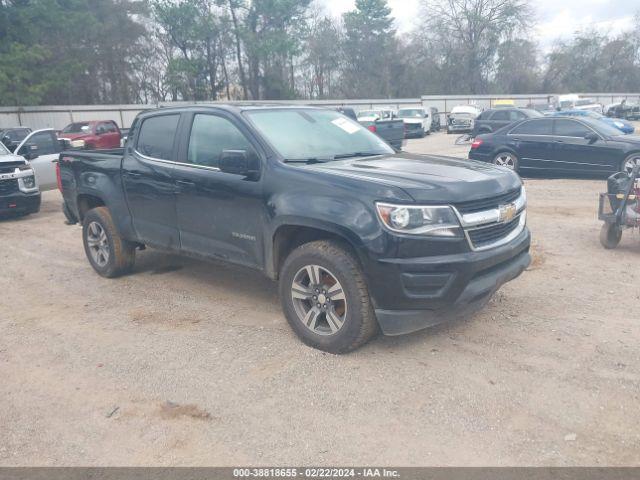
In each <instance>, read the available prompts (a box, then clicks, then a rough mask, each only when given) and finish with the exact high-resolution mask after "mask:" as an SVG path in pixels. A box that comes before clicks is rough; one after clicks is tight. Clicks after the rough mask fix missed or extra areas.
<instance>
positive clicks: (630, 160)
mask: <svg viewBox="0 0 640 480" xmlns="http://www.w3.org/2000/svg"><path fill="white" fill-rule="evenodd" d="M636 165H640V153H634V154H632V155H629V156H628V157H627V158H625V159H624V160H623V161H622V168H621V169H620V170H621V171H623V172H627V173H631V172H632V171H633V168H634V167H635V166H636Z"/></svg>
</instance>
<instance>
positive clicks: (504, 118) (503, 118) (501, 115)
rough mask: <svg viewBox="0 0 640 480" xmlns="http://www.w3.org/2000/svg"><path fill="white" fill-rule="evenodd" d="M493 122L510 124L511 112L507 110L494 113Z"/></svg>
mask: <svg viewBox="0 0 640 480" xmlns="http://www.w3.org/2000/svg"><path fill="white" fill-rule="evenodd" d="M491 120H495V121H497V122H508V121H509V112H508V111H506V110H499V111H497V112H494V113H493V116H492V117H491Z"/></svg>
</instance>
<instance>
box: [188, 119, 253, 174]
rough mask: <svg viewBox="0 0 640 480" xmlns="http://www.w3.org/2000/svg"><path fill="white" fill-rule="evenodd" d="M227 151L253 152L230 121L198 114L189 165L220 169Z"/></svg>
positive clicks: (191, 143) (194, 120) (192, 133)
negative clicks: (223, 154) (221, 158)
mask: <svg viewBox="0 0 640 480" xmlns="http://www.w3.org/2000/svg"><path fill="white" fill-rule="evenodd" d="M225 150H244V151H246V152H253V148H252V147H251V144H250V143H249V141H248V140H247V139H246V137H245V136H244V134H243V133H242V132H241V131H240V130H238V128H237V127H236V126H235V125H234V124H233V123H231V122H230V121H229V120H227V119H225V118H222V117H218V116H215V115H205V114H197V115H196V116H195V117H194V119H193V126H192V127H191V137H190V138H189V153H188V159H189V163H193V164H194V165H203V166H205V167H214V168H218V165H219V164H220V156H221V155H222V152H224V151H225Z"/></svg>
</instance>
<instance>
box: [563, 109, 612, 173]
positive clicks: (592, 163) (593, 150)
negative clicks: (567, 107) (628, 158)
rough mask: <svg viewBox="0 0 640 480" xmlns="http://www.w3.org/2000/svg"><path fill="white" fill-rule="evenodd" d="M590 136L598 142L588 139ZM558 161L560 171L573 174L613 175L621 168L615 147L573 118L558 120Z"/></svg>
mask: <svg viewBox="0 0 640 480" xmlns="http://www.w3.org/2000/svg"><path fill="white" fill-rule="evenodd" d="M588 134H595V135H597V136H598V139H597V140H588V139H586V138H585V136H586V135H588ZM554 141H555V154H554V158H555V160H556V162H557V163H558V165H557V168H561V169H563V170H567V171H570V172H576V173H580V172H603V173H604V172H610V171H612V170H615V169H617V168H618V167H619V155H617V150H616V148H615V146H612V145H609V144H608V143H607V141H606V140H604V139H603V138H602V136H601V135H600V134H598V133H597V132H596V131H595V130H593V129H592V128H590V127H589V126H588V125H585V124H584V123H582V122H580V121H578V120H573V119H569V118H558V119H556V120H554Z"/></svg>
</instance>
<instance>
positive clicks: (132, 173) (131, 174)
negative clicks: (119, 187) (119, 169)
mask: <svg viewBox="0 0 640 480" xmlns="http://www.w3.org/2000/svg"><path fill="white" fill-rule="evenodd" d="M124 173H125V175H127V176H129V177H134V178H138V177H141V176H142V174H141V173H138V172H124Z"/></svg>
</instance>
